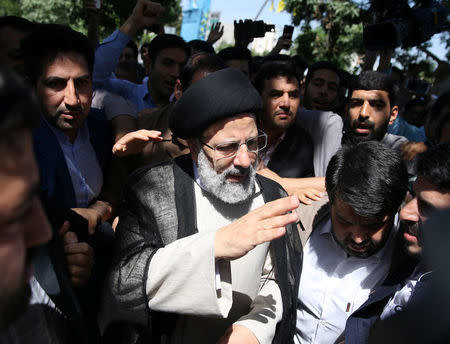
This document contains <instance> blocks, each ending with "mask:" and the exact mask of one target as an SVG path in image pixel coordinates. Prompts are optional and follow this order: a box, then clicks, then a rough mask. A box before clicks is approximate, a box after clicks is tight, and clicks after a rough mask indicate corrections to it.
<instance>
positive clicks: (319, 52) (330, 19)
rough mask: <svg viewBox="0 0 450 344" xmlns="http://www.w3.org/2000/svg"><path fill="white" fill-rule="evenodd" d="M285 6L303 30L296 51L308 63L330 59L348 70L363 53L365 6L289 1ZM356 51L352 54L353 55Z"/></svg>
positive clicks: (320, 0)
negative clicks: (358, 55) (357, 56)
mask: <svg viewBox="0 0 450 344" xmlns="http://www.w3.org/2000/svg"><path fill="white" fill-rule="evenodd" d="M285 3H286V7H285V9H286V10H287V11H288V12H290V13H291V14H292V21H293V22H294V24H295V25H300V28H301V30H302V33H301V34H300V35H299V36H298V37H297V39H296V46H295V48H294V49H295V50H296V52H295V53H297V54H300V55H302V56H304V57H305V58H306V59H307V60H308V61H309V62H314V61H318V60H328V61H331V62H334V63H335V64H337V65H338V66H339V67H341V68H345V69H348V68H349V67H350V66H351V64H352V62H353V60H354V59H355V58H356V56H355V54H353V53H356V54H362V53H363V52H364V47H363V40H362V17H363V15H364V14H365V9H364V8H362V7H361V5H360V4H358V3H356V2H355V1H340V0H328V1H324V0H286V1H285ZM352 54H353V55H352Z"/></svg>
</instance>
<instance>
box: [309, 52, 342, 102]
mask: <svg viewBox="0 0 450 344" xmlns="http://www.w3.org/2000/svg"><path fill="white" fill-rule="evenodd" d="M339 83H340V77H339V69H338V68H337V67H336V66H335V65H333V64H332V63H330V62H327V61H320V62H316V63H314V64H312V65H310V66H309V67H308V73H307V74H306V79H305V85H304V89H303V106H304V107H305V108H306V109H308V110H321V111H334V109H335V106H336V105H337V98H338V89H339Z"/></svg>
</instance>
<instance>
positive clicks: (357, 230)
mask: <svg viewBox="0 0 450 344" xmlns="http://www.w3.org/2000/svg"><path fill="white" fill-rule="evenodd" d="M351 238H352V240H353V241H354V242H355V243H356V244H361V243H363V242H364V241H366V240H367V233H366V230H364V229H363V228H361V227H359V226H355V227H354V228H353V230H352V232H351Z"/></svg>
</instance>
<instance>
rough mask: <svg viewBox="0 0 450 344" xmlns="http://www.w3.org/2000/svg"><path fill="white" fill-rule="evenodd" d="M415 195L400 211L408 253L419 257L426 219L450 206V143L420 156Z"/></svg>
mask: <svg viewBox="0 0 450 344" xmlns="http://www.w3.org/2000/svg"><path fill="white" fill-rule="evenodd" d="M413 191H414V198H413V199H412V200H411V201H410V202H408V204H406V205H405V206H404V207H403V208H402V210H401V211H400V220H401V228H402V230H403V237H404V239H405V244H406V250H407V252H408V253H409V254H411V255H413V256H416V257H417V258H420V255H421V252H422V244H423V243H422V240H421V239H422V233H421V230H422V228H423V223H424V222H426V221H427V219H428V217H429V216H430V214H431V213H433V212H434V211H436V210H443V209H449V208H450V145H449V144H448V143H444V144H440V145H437V146H433V147H431V148H429V149H428V150H427V151H425V152H424V153H422V154H420V155H419V157H418V159H417V179H416V181H415V182H414V186H413Z"/></svg>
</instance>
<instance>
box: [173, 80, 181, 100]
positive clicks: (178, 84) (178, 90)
mask: <svg viewBox="0 0 450 344" xmlns="http://www.w3.org/2000/svg"><path fill="white" fill-rule="evenodd" d="M182 94H183V89H182V87H181V81H180V79H177V80H176V81H175V86H174V87H173V95H174V97H175V99H176V100H178V99H180V98H181V96H182Z"/></svg>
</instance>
